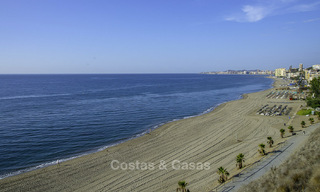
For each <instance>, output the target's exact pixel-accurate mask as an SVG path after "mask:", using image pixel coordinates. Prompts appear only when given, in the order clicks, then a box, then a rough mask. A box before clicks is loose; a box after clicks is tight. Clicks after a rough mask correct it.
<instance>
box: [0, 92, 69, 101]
mask: <svg viewBox="0 0 320 192" xmlns="http://www.w3.org/2000/svg"><path fill="white" fill-rule="evenodd" d="M68 95H71V94H67V93H65V94H52V95H20V96H11V97H0V100H11V99H28V98H39V97H58V96H68Z"/></svg>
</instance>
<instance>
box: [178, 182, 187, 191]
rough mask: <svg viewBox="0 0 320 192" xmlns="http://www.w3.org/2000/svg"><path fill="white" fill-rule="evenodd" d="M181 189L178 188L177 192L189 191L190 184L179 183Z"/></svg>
mask: <svg viewBox="0 0 320 192" xmlns="http://www.w3.org/2000/svg"><path fill="white" fill-rule="evenodd" d="M178 185H179V187H178V188H177V192H178V191H181V192H187V191H189V189H187V188H186V187H187V185H188V183H186V182H185V181H179V182H178Z"/></svg>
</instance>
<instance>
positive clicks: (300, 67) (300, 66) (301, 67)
mask: <svg viewBox="0 0 320 192" xmlns="http://www.w3.org/2000/svg"><path fill="white" fill-rule="evenodd" d="M299 71H303V64H302V63H300V64H299Z"/></svg>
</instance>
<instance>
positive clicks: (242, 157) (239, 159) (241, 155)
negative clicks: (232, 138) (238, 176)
mask: <svg viewBox="0 0 320 192" xmlns="http://www.w3.org/2000/svg"><path fill="white" fill-rule="evenodd" d="M236 161H237V166H239V169H241V168H242V162H244V154H242V153H240V154H239V155H237V159H236Z"/></svg>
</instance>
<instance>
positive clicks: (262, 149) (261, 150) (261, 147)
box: [258, 143, 266, 156]
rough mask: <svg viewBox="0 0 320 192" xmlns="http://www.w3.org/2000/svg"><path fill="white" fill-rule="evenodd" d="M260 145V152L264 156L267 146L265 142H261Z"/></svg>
mask: <svg viewBox="0 0 320 192" xmlns="http://www.w3.org/2000/svg"><path fill="white" fill-rule="evenodd" d="M259 147H260V149H258V151H259V153H260V154H261V155H262V156H264V155H266V151H265V150H264V148H265V147H266V146H265V144H263V143H261V144H260V145H259Z"/></svg>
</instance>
